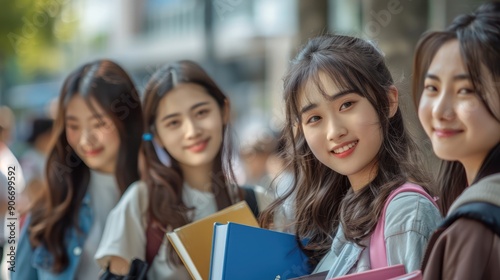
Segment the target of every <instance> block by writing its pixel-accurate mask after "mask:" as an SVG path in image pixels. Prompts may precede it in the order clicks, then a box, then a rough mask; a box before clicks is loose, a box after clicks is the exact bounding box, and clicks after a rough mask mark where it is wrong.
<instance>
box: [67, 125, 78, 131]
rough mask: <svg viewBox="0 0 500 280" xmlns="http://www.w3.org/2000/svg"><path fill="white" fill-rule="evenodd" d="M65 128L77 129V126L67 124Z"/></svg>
mask: <svg viewBox="0 0 500 280" xmlns="http://www.w3.org/2000/svg"><path fill="white" fill-rule="evenodd" d="M66 129H68V130H78V126H77V125H71V124H67V125H66Z"/></svg>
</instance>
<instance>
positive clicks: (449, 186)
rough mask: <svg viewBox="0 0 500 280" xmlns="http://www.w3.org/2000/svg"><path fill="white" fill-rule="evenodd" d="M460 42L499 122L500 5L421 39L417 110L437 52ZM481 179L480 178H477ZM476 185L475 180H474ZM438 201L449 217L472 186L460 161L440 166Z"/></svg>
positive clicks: (484, 98)
mask: <svg viewBox="0 0 500 280" xmlns="http://www.w3.org/2000/svg"><path fill="white" fill-rule="evenodd" d="M451 40H457V41H458V44H459V47H460V53H461V55H462V59H463V61H464V64H465V66H466V68H467V71H468V74H469V77H470V80H471V82H472V85H473V87H474V89H475V93H476V94H477V95H478V97H479V98H480V99H481V101H482V102H483V104H484V105H485V107H486V109H487V110H488V112H489V113H490V114H491V116H492V117H493V118H495V119H496V120H497V121H499V122H500V106H499V105H500V104H499V103H500V48H499V46H500V3H499V2H493V3H486V4H483V5H481V6H480V7H479V8H478V9H477V10H476V11H475V12H473V13H471V14H466V15H460V16H458V17H457V18H455V20H454V21H453V22H452V24H451V25H450V26H449V27H448V28H447V29H446V30H445V31H437V32H436V31H434V32H428V33H425V34H424V35H422V38H420V41H419V42H418V44H417V48H416V50H415V56H414V59H413V75H414V76H413V85H412V90H413V100H414V103H415V106H416V107H417V108H418V105H419V103H420V98H421V95H422V91H423V87H424V79H425V75H426V73H427V70H428V69H429V66H430V64H431V62H432V59H433V58H434V56H435V55H436V53H437V52H438V50H439V49H440V48H441V47H442V46H443V45H444V44H445V43H446V42H449V41H451ZM478 175H479V174H478ZM474 181H475V180H474ZM437 182H438V186H439V187H440V190H439V197H440V199H439V200H438V202H439V204H440V210H441V212H442V213H443V214H444V215H446V214H447V213H448V209H449V208H450V206H451V204H452V203H453V202H454V201H455V199H456V198H457V197H458V196H459V195H460V194H461V193H462V192H463V191H464V190H465V188H466V187H467V186H468V185H469V183H468V182H467V176H466V173H465V169H464V167H463V165H462V164H461V163H460V162H458V161H446V160H442V161H441V162H440V168H439V170H438V174H437Z"/></svg>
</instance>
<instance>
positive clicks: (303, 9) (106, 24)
mask: <svg viewBox="0 0 500 280" xmlns="http://www.w3.org/2000/svg"><path fill="white" fill-rule="evenodd" d="M480 2H484V1H473V0H467V1H460V2H457V1H452V0H436V1H430V0H413V1H411V0H109V1H99V0H68V1H64V3H65V4H64V7H63V8H62V12H61V15H60V16H61V18H62V22H63V23H64V22H72V23H74V22H78V24H77V27H76V30H75V31H74V32H73V37H72V40H70V41H65V42H61V44H60V45H61V47H60V49H61V52H63V53H64V55H65V56H66V60H65V61H66V62H65V65H63V66H62V68H63V69H61V74H60V76H59V77H54V78H53V79H52V80H50V81H43V82H40V83H37V84H33V85H20V86H16V87H13V88H11V89H10V91H9V92H8V93H7V95H8V99H7V103H8V104H10V105H11V106H12V107H13V108H14V109H15V110H16V109H21V110H40V108H42V107H43V104H46V103H48V102H49V101H50V100H51V99H52V98H54V97H55V96H57V95H58V94H59V87H60V85H61V82H62V79H63V77H64V76H65V75H67V73H68V71H69V70H70V69H74V68H75V67H76V66H77V65H79V64H81V63H83V62H87V61H89V60H93V59H98V58H110V59H113V60H115V61H117V62H118V63H120V64H121V65H123V66H124V67H125V68H126V69H127V70H128V71H129V72H130V73H132V75H133V77H134V79H135V81H136V83H137V86H138V87H139V88H140V89H142V88H143V87H144V85H145V83H146V82H147V80H148V79H149V77H150V76H151V75H152V73H153V72H154V71H155V70H156V69H157V68H159V67H160V66H161V65H163V64H165V63H168V62H172V61H175V60H179V59H191V60H195V61H197V62H200V63H201V64H202V65H203V66H204V67H205V68H206V69H207V70H208V71H209V73H210V74H211V75H212V76H213V77H214V78H215V80H216V81H217V82H218V83H219V84H220V85H221V86H222V88H223V89H224V90H225V91H226V92H227V93H228V95H229V96H230V98H231V104H232V109H233V112H234V114H235V116H234V117H235V118H236V119H241V118H245V117H247V116H249V115H250V112H251V111H252V110H258V111H259V112H261V114H262V115H263V116H264V117H265V118H266V119H267V120H269V121H270V122H271V124H270V125H271V126H279V124H280V122H281V120H282V119H283V117H282V116H283V106H282V102H281V94H282V77H283V75H284V73H285V72H286V69H287V67H288V63H289V61H290V59H291V57H292V56H294V55H295V53H296V51H297V49H298V47H299V46H300V45H301V44H303V43H305V42H306V40H307V39H308V38H310V37H312V36H315V35H318V34H322V33H326V32H340V33H343V34H350V35H355V36H361V37H364V38H369V39H371V40H373V41H374V42H375V43H377V44H378V45H379V46H380V47H381V49H382V50H383V51H384V53H385V54H386V57H387V60H388V63H389V65H390V68H391V71H392V72H393V75H394V77H395V79H396V81H397V83H398V86H399V87H400V89H402V92H403V93H404V94H403V96H402V99H403V103H404V106H403V109H404V110H405V111H407V114H409V115H411V116H412V117H411V118H413V120H416V119H415V114H414V112H413V111H414V110H413V105H412V104H411V102H410V100H409V99H408V98H407V96H408V95H409V87H408V85H409V79H408V78H409V77H410V74H411V63H412V61H411V57H412V54H413V49H414V46H415V44H416V42H417V40H418V38H419V36H420V34H422V32H424V31H425V30H428V29H440V28H443V27H444V26H445V25H446V24H448V23H449V22H450V21H451V19H452V18H454V17H455V16H456V15H457V14H458V13H463V12H469V11H472V10H474V9H475V8H476V7H477V5H478V4H479V3H480ZM20 119H21V120H22V119H23V118H20ZM412 123H413V121H412ZM415 123H418V122H415ZM415 126H418V125H415Z"/></svg>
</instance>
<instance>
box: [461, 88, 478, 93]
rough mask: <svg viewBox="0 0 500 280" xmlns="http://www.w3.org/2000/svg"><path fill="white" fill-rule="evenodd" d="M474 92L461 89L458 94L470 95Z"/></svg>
mask: <svg viewBox="0 0 500 280" xmlns="http://www.w3.org/2000/svg"><path fill="white" fill-rule="evenodd" d="M474 92H475V90H473V89H470V88H462V89H460V90H459V91H458V94H470V93H474Z"/></svg>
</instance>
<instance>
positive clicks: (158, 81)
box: [96, 61, 258, 279]
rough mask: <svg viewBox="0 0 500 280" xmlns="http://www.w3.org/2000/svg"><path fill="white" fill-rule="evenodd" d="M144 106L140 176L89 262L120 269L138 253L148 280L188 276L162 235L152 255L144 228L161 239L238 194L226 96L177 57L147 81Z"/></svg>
mask: <svg viewBox="0 0 500 280" xmlns="http://www.w3.org/2000/svg"><path fill="white" fill-rule="evenodd" d="M143 111H144V127H145V133H144V134H143V145H142V149H141V151H140V157H141V174H142V180H141V181H140V182H137V183H135V184H133V185H132V186H130V188H129V190H128V191H127V193H125V195H124V196H123V198H122V199H121V200H120V202H119V204H118V205H117V206H116V207H115V209H113V211H112V213H111V214H110V216H109V218H108V223H107V225H106V230H105V233H104V237H103V239H102V242H101V244H100V247H99V250H98V252H97V254H96V259H97V260H98V262H99V264H100V265H101V266H102V267H103V268H109V271H110V272H111V273H112V274H118V275H125V274H127V273H128V272H129V270H130V265H131V262H132V260H133V259H134V258H138V259H141V260H148V263H149V266H150V268H149V271H148V278H149V279H190V277H189V275H188V273H187V271H186V269H185V268H184V267H182V266H181V265H180V261H179V258H178V257H177V255H176V253H175V251H174V249H173V248H172V247H171V246H170V245H169V243H168V242H167V241H166V239H164V240H162V241H163V242H162V244H161V246H160V247H159V250H158V253H157V254H156V256H155V255H154V254H153V256H151V251H150V250H149V248H148V247H150V246H149V244H151V243H152V240H151V239H152V238H155V236H151V235H150V234H148V233H149V232H150V227H157V228H159V229H161V232H162V234H160V235H159V238H160V240H161V239H163V238H164V236H165V234H164V233H165V232H167V231H171V230H173V229H175V228H178V227H181V226H183V225H186V224H188V223H190V222H192V221H196V220H198V219H201V218H203V217H205V216H208V215H210V214H213V213H215V212H216V211H218V210H221V209H223V208H226V207H228V206H230V205H232V204H233V203H235V202H237V201H240V200H241V199H242V197H243V195H242V193H241V191H240V189H239V188H238V187H237V185H236V183H235V181H234V179H233V178H234V176H233V174H232V171H231V165H230V159H231V143H230V139H231V134H230V133H229V118H230V109H229V100H228V99H227V97H226V96H225V95H224V94H223V93H222V91H221V90H220V88H219V87H218V86H217V85H216V84H215V82H214V81H213V80H212V79H211V78H210V77H209V76H208V74H207V73H206V72H205V71H204V70H203V69H202V68H201V67H200V66H199V65H197V64H196V63H194V62H191V61H179V62H176V63H173V64H170V65H166V66H164V67H162V68H161V69H159V70H158V71H157V72H156V73H155V74H154V75H153V77H152V78H151V79H150V81H149V82H148V84H147V86H146V91H145V96H144V102H143ZM257 195H258V194H257ZM156 238H158V237H156ZM153 241H154V240H153Z"/></svg>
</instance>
